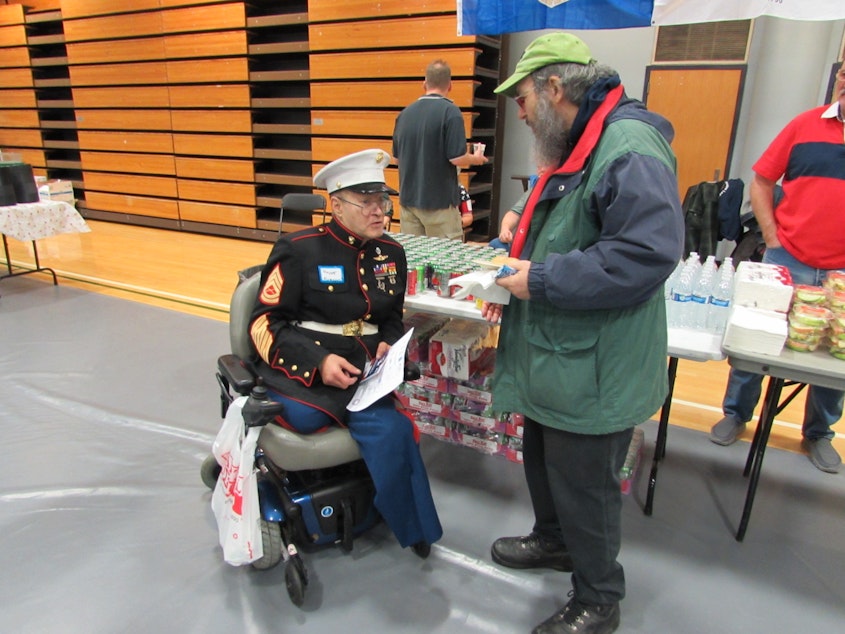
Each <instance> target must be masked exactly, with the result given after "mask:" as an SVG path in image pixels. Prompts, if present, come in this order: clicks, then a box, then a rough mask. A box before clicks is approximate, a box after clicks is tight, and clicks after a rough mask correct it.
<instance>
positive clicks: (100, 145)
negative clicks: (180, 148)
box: [79, 130, 173, 154]
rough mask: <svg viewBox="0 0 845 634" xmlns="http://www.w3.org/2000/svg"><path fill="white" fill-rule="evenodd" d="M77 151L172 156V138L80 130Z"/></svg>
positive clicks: (150, 134) (156, 135)
mask: <svg viewBox="0 0 845 634" xmlns="http://www.w3.org/2000/svg"><path fill="white" fill-rule="evenodd" d="M79 149H80V150H104V151H106V152H150V153H154V154H155V153H159V154H173V136H172V135H171V134H169V133H167V134H165V133H153V132H91V131H88V130H80V131H79Z"/></svg>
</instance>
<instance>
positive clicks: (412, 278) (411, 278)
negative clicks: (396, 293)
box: [405, 268, 417, 295]
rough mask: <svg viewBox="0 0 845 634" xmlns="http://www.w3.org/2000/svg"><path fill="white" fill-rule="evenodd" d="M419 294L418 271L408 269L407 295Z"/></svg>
mask: <svg viewBox="0 0 845 634" xmlns="http://www.w3.org/2000/svg"><path fill="white" fill-rule="evenodd" d="M416 294H417V269H416V268H413V269H408V281H407V284H406V286H405V295H416Z"/></svg>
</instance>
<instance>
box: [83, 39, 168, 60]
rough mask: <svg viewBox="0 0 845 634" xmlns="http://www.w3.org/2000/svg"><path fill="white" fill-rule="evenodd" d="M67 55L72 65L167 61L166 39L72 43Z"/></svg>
mask: <svg viewBox="0 0 845 634" xmlns="http://www.w3.org/2000/svg"><path fill="white" fill-rule="evenodd" d="M67 54H68V61H69V62H70V63H71V64H108V63H111V62H143V61H151V60H157V59H165V53H164V38H163V37H147V38H137V39H130V40H108V41H103V42H71V43H69V44H68V45H67Z"/></svg>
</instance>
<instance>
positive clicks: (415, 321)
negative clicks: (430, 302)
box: [404, 313, 449, 366]
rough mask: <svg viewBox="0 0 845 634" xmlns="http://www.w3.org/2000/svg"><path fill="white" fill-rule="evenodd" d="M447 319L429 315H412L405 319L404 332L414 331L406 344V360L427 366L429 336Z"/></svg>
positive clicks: (446, 321) (447, 319) (443, 324)
mask: <svg viewBox="0 0 845 634" xmlns="http://www.w3.org/2000/svg"><path fill="white" fill-rule="evenodd" d="M448 321H449V318H448V317H442V316H438V315H432V314H431V313H412V314H410V315H408V316H407V317H405V321H404V323H405V330H406V331H407V330H409V329H411V328H413V329H414V334H412V335H411V340H410V341H409V342H408V360H409V361H412V362H413V363H418V364H420V365H421V366H422V365H427V364H428V357H429V354H428V348H429V345H428V343H429V340H430V339H431V336H432V335H433V334H434V333H436V332H437V331H438V330H440V329H441V328H442V327H443V326H445V325H446V323H448Z"/></svg>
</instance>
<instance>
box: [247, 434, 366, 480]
mask: <svg viewBox="0 0 845 634" xmlns="http://www.w3.org/2000/svg"><path fill="white" fill-rule="evenodd" d="M258 446H259V447H261V449H263V450H264V453H265V454H266V455H267V456H268V457H269V458H270V460H272V461H273V463H274V464H276V465H277V466H278V467H280V468H282V469H284V470H286V471H303V470H305V469H324V468H326V467H334V466H337V465H341V464H344V463H347V462H352V461H353V460H359V459H360V458H361V452H360V451H359V449H358V444H357V443H356V442H355V441H354V440H353V439H352V436H351V435H350V434H349V430H347V429H342V428H340V427H333V428H331V429H328V430H327V431H324V432H321V433H317V434H297V433H296V432H293V431H290V430H288V429H285V428H284V427H280V426H279V425H276V424H272V423H271V424H270V425H267V426H266V427H264V429H262V430H261V435H260V436H259V437H258Z"/></svg>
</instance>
